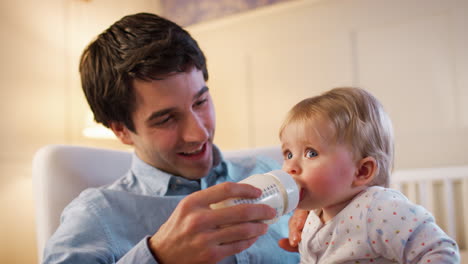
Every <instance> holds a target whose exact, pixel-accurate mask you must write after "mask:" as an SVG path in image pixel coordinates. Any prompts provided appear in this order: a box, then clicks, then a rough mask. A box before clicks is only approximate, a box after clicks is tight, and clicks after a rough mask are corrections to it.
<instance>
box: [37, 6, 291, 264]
mask: <svg viewBox="0 0 468 264" xmlns="http://www.w3.org/2000/svg"><path fill="white" fill-rule="evenodd" d="M80 74H81V81H82V86H83V90H84V93H85V95H86V98H87V100H88V103H89V105H90V107H91V109H92V111H93V113H94V116H95V119H96V121H97V122H100V123H102V124H104V125H105V126H107V127H109V128H110V129H112V131H113V132H114V133H115V135H116V136H117V137H118V138H119V139H120V141H122V142H123V143H124V144H128V145H132V146H133V147H134V149H135V153H134V155H133V160H132V166H131V168H130V170H129V172H128V173H127V174H126V175H124V177H122V178H121V179H119V180H118V181H116V182H115V183H113V184H111V185H109V186H105V187H102V188H98V189H90V190H86V191H84V192H83V193H82V194H81V195H80V196H79V197H78V198H77V199H75V200H74V201H73V202H72V203H71V204H70V205H69V206H67V208H66V209H65V210H64V212H63V214H62V222H61V225H60V227H59V228H58V229H57V231H56V233H55V234H54V235H53V236H52V237H51V239H50V240H49V241H48V243H47V246H46V250H45V258H44V262H45V263H293V262H294V263H297V262H298V256H297V254H295V253H288V252H286V251H283V250H281V249H279V247H278V246H277V241H278V240H279V239H280V238H282V237H283V236H285V235H287V226H286V224H285V221H287V219H286V220H283V221H281V222H279V223H277V224H274V225H271V226H270V227H268V226H267V225H266V224H263V223H262V222H261V221H262V220H266V219H271V218H273V217H274V215H275V211H274V209H272V208H271V207H269V206H266V205H253V204H246V205H239V206H234V207H231V208H225V209H217V210H211V209H210V207H209V205H210V204H212V203H216V202H219V201H222V200H225V199H228V198H234V197H245V198H256V197H259V196H260V195H261V191H260V190H259V189H257V188H254V187H252V186H249V185H245V184H237V183H233V182H237V181H239V180H241V179H243V178H245V177H247V176H249V175H251V174H255V173H261V172H266V171H269V170H272V169H276V168H278V165H277V164H275V163H274V162H272V161H270V160H266V159H262V158H252V159H245V160H240V161H236V162H228V161H225V160H223V158H222V156H221V153H220V151H219V150H218V149H217V147H216V146H215V145H213V136H214V131H215V114H214V108H213V103H212V99H211V96H210V93H209V89H208V87H207V86H206V83H205V82H206V81H207V79H208V71H207V68H206V62H205V57H204V55H203V52H202V51H201V50H200V48H199V47H198V45H197V43H196V41H195V40H193V39H192V38H191V36H190V35H189V34H188V33H187V32H186V31H185V30H183V29H182V28H180V27H179V26H178V25H176V24H174V23H173V22H171V21H168V20H166V19H164V18H161V17H158V16H156V15H152V14H144V13H142V14H135V15H131V16H127V17H124V18H122V19H121V20H119V21H117V22H116V23H115V24H114V25H112V26H111V27H110V28H109V29H107V30H106V31H105V32H104V33H102V34H101V35H99V36H98V38H97V39H96V40H95V41H94V42H92V43H91V44H90V45H89V46H88V47H87V49H86V50H85V51H84V53H83V55H82V58H81V63H80Z"/></svg>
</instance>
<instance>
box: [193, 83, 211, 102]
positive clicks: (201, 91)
mask: <svg viewBox="0 0 468 264" xmlns="http://www.w3.org/2000/svg"><path fill="white" fill-rule="evenodd" d="M208 90H209V89H208V86H203V87H202V88H201V89H200V91H198V92H197V93H196V94H195V96H194V97H193V98H194V99H197V98H199V97H200V96H202V95H203V94H204V93H206V92H208Z"/></svg>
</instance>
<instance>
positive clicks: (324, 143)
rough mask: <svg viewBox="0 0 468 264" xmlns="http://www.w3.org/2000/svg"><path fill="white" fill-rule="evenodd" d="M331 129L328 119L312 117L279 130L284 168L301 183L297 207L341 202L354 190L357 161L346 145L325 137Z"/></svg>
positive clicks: (332, 205)
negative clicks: (313, 120)
mask: <svg viewBox="0 0 468 264" xmlns="http://www.w3.org/2000/svg"><path fill="white" fill-rule="evenodd" d="M332 132H333V129H332V128H331V126H330V123H329V122H327V121H315V122H308V123H307V124H302V123H299V124H298V123H292V124H289V125H288V126H286V127H285V128H284V130H283V131H282V133H281V136H280V140H281V144H282V151H283V156H284V163H283V170H284V171H286V172H288V173H289V174H291V175H292V176H293V178H294V179H295V180H296V182H297V183H298V185H299V186H300V187H301V190H300V191H301V195H300V201H299V205H298V208H300V209H303V210H312V209H323V208H325V209H326V208H332V207H334V206H341V205H342V204H343V203H345V204H347V202H346V201H348V200H350V199H352V197H354V195H356V193H357V191H356V190H355V188H354V187H353V181H354V179H355V176H356V175H357V173H358V171H357V162H355V161H354V159H353V155H352V153H351V151H349V148H348V147H346V146H345V145H343V144H336V143H334V142H331V141H332V140H328V138H330V136H329V135H332ZM343 207H344V206H343ZM340 210H341V209H340Z"/></svg>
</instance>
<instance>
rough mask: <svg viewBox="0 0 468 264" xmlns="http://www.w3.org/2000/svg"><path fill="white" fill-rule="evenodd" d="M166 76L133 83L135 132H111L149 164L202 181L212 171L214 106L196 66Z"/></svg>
mask: <svg viewBox="0 0 468 264" xmlns="http://www.w3.org/2000/svg"><path fill="white" fill-rule="evenodd" d="M161 77H162V80H153V81H142V80H134V81H133V83H132V84H133V88H134V91H135V97H136V107H135V111H134V113H133V114H132V119H133V122H134V125H135V131H136V133H133V132H132V131H130V130H128V129H127V128H126V127H125V126H123V125H122V124H119V125H117V126H115V125H113V126H112V128H113V130H114V132H115V133H116V135H117V136H118V137H119V139H120V140H121V141H122V142H123V143H125V144H129V145H133V146H134V147H135V152H136V154H137V155H138V157H139V158H140V159H142V160H143V161H145V162H146V163H148V164H150V165H152V166H154V167H156V168H158V169H160V170H163V171H165V172H168V173H171V174H175V175H180V176H183V177H185V178H187V179H192V180H195V179H200V178H202V177H204V176H206V175H207V174H208V172H209V170H210V169H211V167H212V163H213V136H214V131H215V113H214V107H213V102H212V99H211V96H210V93H209V91H208V88H207V87H206V84H205V80H204V79H203V74H202V72H201V71H200V70H198V69H196V68H195V67H192V68H191V69H190V70H188V71H186V72H177V73H170V74H167V75H164V76H161Z"/></svg>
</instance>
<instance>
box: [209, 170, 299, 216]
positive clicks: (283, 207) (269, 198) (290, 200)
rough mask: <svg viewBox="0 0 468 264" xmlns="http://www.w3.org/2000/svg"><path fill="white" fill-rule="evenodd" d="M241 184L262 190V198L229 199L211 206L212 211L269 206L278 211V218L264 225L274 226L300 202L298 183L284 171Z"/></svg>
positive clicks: (271, 172) (262, 175)
mask: <svg viewBox="0 0 468 264" xmlns="http://www.w3.org/2000/svg"><path fill="white" fill-rule="evenodd" d="M240 183H247V184H250V185H252V186H255V187H257V188H259V189H261V190H262V196H260V197H258V198H256V199H244V198H232V199H227V200H224V201H222V202H219V203H216V204H211V205H210V207H211V209H218V208H224V207H229V206H234V205H238V204H244V203H251V204H267V205H269V206H271V207H272V208H274V209H275V210H276V216H275V218H273V219H270V220H266V221H264V223H266V224H273V223H275V222H276V221H278V218H279V217H281V216H282V215H285V214H287V213H289V212H291V211H292V210H294V208H296V206H297V204H298V202H299V190H298V188H297V185H296V182H295V181H294V179H293V178H292V177H291V175H289V174H288V173H286V172H284V171H282V170H274V171H270V172H267V173H265V174H254V175H252V176H249V177H247V178H245V179H244V180H242V181H240Z"/></svg>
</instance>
